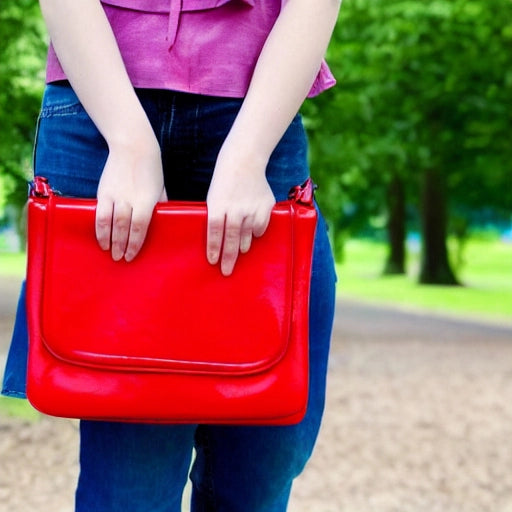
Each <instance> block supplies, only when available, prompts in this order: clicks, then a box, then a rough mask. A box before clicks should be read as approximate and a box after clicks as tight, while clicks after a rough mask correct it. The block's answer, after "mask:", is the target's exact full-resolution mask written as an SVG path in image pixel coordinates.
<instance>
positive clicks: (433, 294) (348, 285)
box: [338, 240, 512, 321]
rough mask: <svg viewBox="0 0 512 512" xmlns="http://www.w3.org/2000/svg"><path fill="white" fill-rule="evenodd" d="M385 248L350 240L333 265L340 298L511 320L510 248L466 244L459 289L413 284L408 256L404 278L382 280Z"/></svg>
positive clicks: (414, 270)
mask: <svg viewBox="0 0 512 512" xmlns="http://www.w3.org/2000/svg"><path fill="white" fill-rule="evenodd" d="M385 255H386V247H385V245H384V244H380V243H377V242H372V241H367V240H350V241H348V242H347V245H346V248H345V262H344V263H343V264H340V265H338V275H339V284H338V293H339V296H340V297H347V298H356V299H361V300H367V301H372V302H376V303H389V304H398V305H401V306H408V307H415V308H424V309H428V310H432V311H436V312H446V313H458V314H464V315H471V316H473V315H474V316H478V317H483V318H484V317H485V318H489V319H496V320H509V321H512V244H506V243H504V242H499V241H495V242H489V241H485V242H484V241H478V240H475V241H470V242H469V243H468V245H467V247H466V250H465V253H464V263H463V266H462V268H461V269H460V270H459V272H458V274H459V278H460V280H461V281H462V283H463V284H464V286H455V287H452V286H433V285H428V286H426V285H419V284H417V274H418V266H419V265H418V254H417V253H414V252H413V253H412V254H410V255H409V261H408V270H409V274H408V275H407V276H384V277H383V276H382V268H383V264H384V263H383V262H384V260H385Z"/></svg>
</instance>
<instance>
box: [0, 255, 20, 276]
mask: <svg viewBox="0 0 512 512" xmlns="http://www.w3.org/2000/svg"><path fill="white" fill-rule="evenodd" d="M25 264H26V256H25V253H24V252H3V251H0V275H3V276H18V277H22V276H23V275H24V274H25Z"/></svg>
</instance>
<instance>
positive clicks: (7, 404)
mask: <svg viewBox="0 0 512 512" xmlns="http://www.w3.org/2000/svg"><path fill="white" fill-rule="evenodd" d="M0 416H3V417H5V416H8V417H16V418H23V419H25V420H29V421H37V420H38V419H39V418H40V417H41V414H40V413H39V412H37V411H36V410H35V409H34V408H33V407H32V406H31V405H30V404H29V403H28V401H27V400H21V399H19V398H9V397H6V396H0Z"/></svg>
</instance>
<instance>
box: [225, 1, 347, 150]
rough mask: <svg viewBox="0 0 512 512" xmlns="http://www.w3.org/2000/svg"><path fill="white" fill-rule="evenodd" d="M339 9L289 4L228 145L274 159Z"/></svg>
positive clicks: (321, 4)
mask: <svg viewBox="0 0 512 512" xmlns="http://www.w3.org/2000/svg"><path fill="white" fill-rule="evenodd" d="M339 6H340V1H339V0H314V1H312V0H289V1H288V3H287V4H286V5H285V7H284V8H283V11H282V13H281V14H280V16H279V18H278V20H277V21H276V23H275V25H274V27H273V29H272V31H271V33H270V35H269V37H268V39H267V41H266V43H265V46H264V48H263V51H262V53H261V55H260V58H259V60H258V63H257V66H256V69H255V71H254V75H253V78H252V80H251V84H250V87H249V91H248V93H247V96H246V98H245V101H244V104H243V106H242V109H241V111H240V113H239V115H238V117H237V120H236V122H235V124H234V126H233V128H232V130H231V133H230V135H229V137H228V141H227V142H228V143H229V146H231V147H236V148H238V150H240V149H243V150H244V151H245V152H246V154H247V155H248V156H251V157H254V158H259V159H263V160H266V159H268V158H269V157H270V154H271V153H272V151H273V150H274V148H275V146H276V145H277V143H278V142H279V140H280V139H281V137H282V135H283V134H284V132H285V130H286V128H287V127H288V125H289V124H290V122H291V121H292V119H293V117H294V116H295V114H296V113H297V111H298V109H299V108H300V106H301V104H302V102H303V101H304V99H305V97H306V96H307V94H308V92H309V90H310V88H311V86H312V84H313V82H314V79H315V77H316V75H317V73H318V71H319V68H320V65H321V61H322V58H323V56H324V54H325V51H326V49H327V46H328V44H329V40H330V37H331V34H332V31H333V28H334V25H335V23H336V19H337V16H338V11H339Z"/></svg>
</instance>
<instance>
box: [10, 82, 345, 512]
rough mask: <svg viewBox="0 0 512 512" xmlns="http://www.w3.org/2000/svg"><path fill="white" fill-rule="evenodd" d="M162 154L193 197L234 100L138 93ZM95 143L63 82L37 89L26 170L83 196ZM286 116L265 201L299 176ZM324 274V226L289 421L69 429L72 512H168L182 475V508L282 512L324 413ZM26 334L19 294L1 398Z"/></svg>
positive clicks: (19, 369) (301, 157)
mask: <svg viewBox="0 0 512 512" xmlns="http://www.w3.org/2000/svg"><path fill="white" fill-rule="evenodd" d="M138 94H139V97H140V99H141V102H142V104H143V106H144V108H145V110H146V112H147V114H148V116H149V119H150V121H151V123H152V125H153V128H154V130H155V133H156V135H157V137H158V139H159V141H160V145H161V149H162V159H163V167H164V173H165V184H166V189H167V193H168V196H169V198H170V199H183V200H205V199H206V194H207V191H208V186H209V183H210V179H211V176H212V172H213V168H214V164H215V159H216V156H217V154H218V151H219V149H220V146H221V144H222V142H223V140H224V138H225V137H226V134H227V132H228V131H229V129H230V127H231V124H232V123H233V120H234V118H235V116H236V114H237V112H238V109H239V107H240V104H241V100H238V99H226V98H212V97H203V96H196V95H190V94H185V93H175V92H170V91H155V90H140V91H138ZM106 158H107V146H106V143H105V141H104V139H103V138H102V137H101V135H100V134H99V132H98V131H97V129H96V127H95V126H94V124H93V123H92V121H91V120H90V118H89V117H88V115H87V114H86V112H85V111H84V109H83V107H82V106H81V104H80V102H79V101H78V99H77V97H76V95H75V94H74V92H73V91H72V90H71V88H70V87H69V86H68V85H67V84H55V85H50V86H48V87H47V89H46V92H45V95H44V99H43V106H42V110H41V115H40V118H39V122H38V135H37V140H36V148H35V155H34V160H35V173H36V174H37V175H43V176H46V177H48V178H49V180H50V184H52V186H53V187H54V188H55V189H57V190H58V191H59V192H61V193H62V194H64V195H71V196H81V197H95V195H96V188H97V184H98V180H99V178H100V175H101V172H102V169H103V165H104V163H105V160H106ZM308 173H309V171H308V165H307V142H306V138H305V133H304V129H303V126H302V122H301V119H300V117H299V116H297V117H296V118H295V119H294V121H293V122H292V124H291V125H290V127H289V128H288V130H287V132H286V134H285V135H284V136H283V138H282V140H281V141H280V143H279V145H278V146H277V148H276V149H275V151H274V152H273V154H272V156H271V159H270V162H269V164H268V168H267V179H268V181H269V183H270V185H271V187H272V190H273V192H274V194H275V197H276V200H278V201H279V200H283V199H285V198H286V197H287V194H288V190H289V189H290V188H291V187H292V186H294V185H296V184H299V183H301V182H303V181H304V180H305V179H306V178H307V176H308ZM334 285H335V274H334V266H333V261H332V256H331V250H330V246H329V242H328V238H327V233H326V228H325V223H324V221H323V219H322V218H321V216H320V219H319V224H318V228H317V234H316V241H315V249H314V257H313V272H312V283H311V300H310V367H311V369H310V395H309V404H308V410H307V413H306V416H305V418H304V420H303V421H302V422H301V423H299V424H298V425H293V426H284V427H282V426H280V427H267V426H258V427H254V426H251V427H249V426H212V425H148V424H129V423H114V422H97V421H81V424H80V433H81V436H80V477H79V481H78V488H77V492H76V511H77V512H98V511H100V512H121V511H122V512H143V511H144V512H148V511H151V512H164V511H166V512H179V511H180V510H181V498H182V492H183V487H184V486H185V483H186V480H187V478H188V476H189V469H190V464H191V460H192V453H193V448H195V453H196V457H195V460H194V462H193V465H192V470H191V472H190V478H191V480H192V483H193V491H192V510H193V511H194V512H242V511H243V512H247V511H250V512H260V511H261V512H263V511H264V512H283V511H285V510H286V507H287V502H288V498H289V493H290V490H291V486H292V481H293V479H294V478H295V477H296V476H297V475H298V474H299V473H300V472H301V471H302V469H303V467H304V465H305V463H306V462H307V460H308V458H309V457H310V455H311V452H312V450H313V446H314V443H315V440H316V437H317V433H318V429H319V426H320V421H321V417H322V412H323V407H324V396H325V379H326V370H327V356H328V351H329V340H330V335H331V327H332V319H333V311H334V307H333V306H334ZM26 338H27V334H26V326H25V310H24V298H23V292H22V296H21V300H20V306H19V309H18V314H17V321H16V326H15V331H14V335H13V341H12V344H11V350H10V354H9V359H8V363H7V368H6V372H5V379H4V390H3V392H4V394H8V395H11V396H24V391H25V389H24V379H25V365H26V351H27V340H26Z"/></svg>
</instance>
